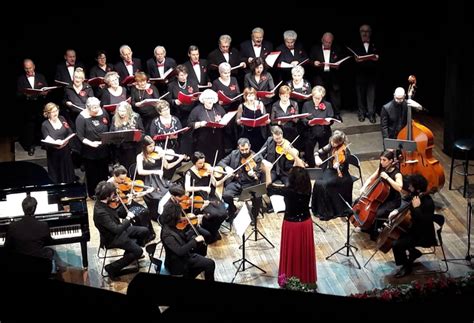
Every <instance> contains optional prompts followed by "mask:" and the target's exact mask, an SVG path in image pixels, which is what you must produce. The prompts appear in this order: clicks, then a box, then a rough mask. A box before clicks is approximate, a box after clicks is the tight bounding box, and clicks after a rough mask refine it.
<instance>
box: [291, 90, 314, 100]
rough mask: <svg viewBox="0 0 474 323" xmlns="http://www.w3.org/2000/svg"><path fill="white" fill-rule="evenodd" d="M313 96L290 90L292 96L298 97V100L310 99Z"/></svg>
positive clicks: (293, 97)
mask: <svg viewBox="0 0 474 323" xmlns="http://www.w3.org/2000/svg"><path fill="white" fill-rule="evenodd" d="M311 97H312V94H311V93H310V94H303V93H299V92H294V91H293V92H290V98H292V99H296V100H308V99H310V98H311Z"/></svg>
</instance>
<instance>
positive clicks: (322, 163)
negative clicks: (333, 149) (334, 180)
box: [319, 142, 352, 166]
mask: <svg viewBox="0 0 474 323" xmlns="http://www.w3.org/2000/svg"><path fill="white" fill-rule="evenodd" d="M351 144H352V142H350V143H348V144H347V145H346V148H347V147H349V146H350V145H351ZM331 158H334V156H333V155H331V156H329V157H328V158H326V159H325V160H323V161H322V162H321V165H322V164H324V163H325V162H327V161H328V160H330V159H331ZM321 165H319V166H321Z"/></svg>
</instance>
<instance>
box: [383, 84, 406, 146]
mask: <svg viewBox="0 0 474 323" xmlns="http://www.w3.org/2000/svg"><path fill="white" fill-rule="evenodd" d="M407 115H408V105H407V100H406V99H405V90H404V89H403V88H402V87H397V88H396V89H395V92H394V93H393V100H392V101H390V102H388V103H387V104H385V105H384V106H383V107H382V110H381V111H380V126H381V128H382V137H383V138H384V139H385V138H390V139H395V138H397V134H398V133H399V132H400V130H401V129H402V128H403V127H405V125H406V124H407ZM384 144H385V143H384Z"/></svg>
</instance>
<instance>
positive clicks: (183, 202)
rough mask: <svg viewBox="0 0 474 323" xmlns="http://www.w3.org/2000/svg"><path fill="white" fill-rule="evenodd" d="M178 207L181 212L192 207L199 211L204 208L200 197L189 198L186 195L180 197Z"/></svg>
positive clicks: (202, 199)
mask: <svg viewBox="0 0 474 323" xmlns="http://www.w3.org/2000/svg"><path fill="white" fill-rule="evenodd" d="M178 200H179V205H180V206H181V208H182V209H183V210H186V209H189V208H190V207H191V206H193V207H194V208H196V209H201V208H202V207H203V206H204V202H205V201H204V198H203V197H202V196H199V195H198V196H195V197H194V198H191V197H189V196H187V195H184V196H182V197H180V198H179V199H178Z"/></svg>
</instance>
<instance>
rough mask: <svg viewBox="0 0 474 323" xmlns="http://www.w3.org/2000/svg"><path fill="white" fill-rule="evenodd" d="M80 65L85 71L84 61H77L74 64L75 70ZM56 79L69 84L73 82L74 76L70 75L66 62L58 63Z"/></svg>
mask: <svg viewBox="0 0 474 323" xmlns="http://www.w3.org/2000/svg"><path fill="white" fill-rule="evenodd" d="M78 67H81V68H82V69H83V70H84V73H85V71H86V67H85V65H84V64H82V62H78V61H76V64H75V65H74V70H76V68H78ZM54 79H55V80H58V81H61V82H66V83H68V84H72V78H71V75H69V71H68V69H67V65H66V62H61V63H59V64H58V65H56V74H55V75H54Z"/></svg>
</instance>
